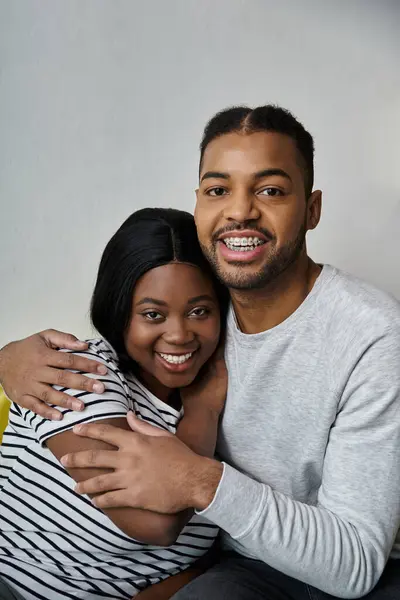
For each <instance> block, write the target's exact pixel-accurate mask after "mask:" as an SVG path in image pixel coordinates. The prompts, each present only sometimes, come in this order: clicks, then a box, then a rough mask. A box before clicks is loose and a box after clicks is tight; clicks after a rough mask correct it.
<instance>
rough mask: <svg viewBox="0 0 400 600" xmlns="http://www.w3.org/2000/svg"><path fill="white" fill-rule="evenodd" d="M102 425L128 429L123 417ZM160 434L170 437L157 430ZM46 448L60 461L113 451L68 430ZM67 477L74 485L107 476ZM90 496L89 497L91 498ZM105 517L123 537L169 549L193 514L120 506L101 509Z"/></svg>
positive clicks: (78, 473) (83, 473)
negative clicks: (81, 454) (74, 454)
mask: <svg viewBox="0 0 400 600" xmlns="http://www.w3.org/2000/svg"><path fill="white" fill-rule="evenodd" d="M101 423H102V424H104V425H106V424H112V425H113V426H114V427H118V428H119V429H121V433H122V431H123V430H125V431H126V430H130V428H129V425H128V423H127V421H126V419H124V418H114V419H103V420H102V421H101ZM159 434H160V435H172V434H168V433H167V432H164V431H163V430H161V429H160V430H159ZM46 445H47V447H48V448H49V449H50V450H51V452H52V453H53V454H54V456H55V457H56V458H57V459H58V460H60V458H61V457H62V456H63V455H64V454H65V453H66V452H78V451H82V450H86V451H89V452H91V451H94V450H111V451H112V450H114V451H115V448H113V446H110V445H109V444H107V443H105V442H101V441H98V440H91V439H88V438H82V437H79V436H77V435H75V434H74V433H73V432H72V431H65V432H64V433H60V434H58V435H55V436H53V437H51V438H49V439H48V440H47V442H46ZM67 471H68V474H69V475H70V476H71V477H72V478H73V479H74V480H75V481H76V482H77V483H79V482H80V481H84V480H86V479H88V478H89V477H94V476H96V477H101V476H102V475H104V474H105V473H109V474H110V476H111V477H112V473H110V470H109V469H95V468H91V467H89V468H84V469H67ZM91 496H92V497H93V495H91ZM104 512H105V514H106V515H107V517H108V518H109V519H110V520H111V521H112V522H113V523H114V524H115V525H116V526H117V527H118V528H119V529H121V531H123V532H124V533H125V534H126V535H128V536H129V537H131V538H134V539H136V540H138V541H140V542H143V543H145V544H151V545H153V546H154V545H155V546H170V545H171V544H173V543H174V542H175V540H176V538H177V537H178V535H179V533H180V532H181V530H182V528H183V527H184V526H185V525H186V523H187V522H188V520H189V519H190V517H191V515H192V513H193V511H190V510H186V511H182V512H181V513H179V514H175V515H166V514H159V513H154V512H151V511H148V510H141V509H137V508H129V507H120V508H111V509H108V510H104Z"/></svg>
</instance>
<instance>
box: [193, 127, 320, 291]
mask: <svg viewBox="0 0 400 600" xmlns="http://www.w3.org/2000/svg"><path fill="white" fill-rule="evenodd" d="M196 194H197V204H196V210H195V219H196V225H197V232H198V236H199V241H200V244H201V246H202V249H203V252H204V254H205V256H206V257H207V259H208V260H209V262H210V263H211V265H212V266H213V268H214V270H215V271H216V273H217V275H218V276H219V278H220V279H221V281H222V282H223V283H224V284H225V285H227V286H228V287H230V288H234V289H259V288H262V287H264V286H265V285H267V284H269V283H270V282H271V281H273V280H274V279H275V278H276V277H277V276H279V275H280V274H281V273H283V272H284V271H285V270H286V269H287V268H288V267H289V266H290V265H292V264H293V263H294V262H295V261H296V259H297V258H298V257H299V256H300V254H301V253H302V252H303V251H305V234H306V231H307V229H310V228H313V227H315V226H316V225H317V223H318V220H319V210H320V193H319V192H318V196H316V197H315V198H313V197H314V194H313V195H312V196H311V198H310V199H309V200H308V202H307V199H306V197H305V189H304V169H303V166H302V164H301V157H300V156H299V153H298V151H297V149H296V146H295V143H294V142H293V140H291V138H289V137H288V136H286V135H282V134H279V133H265V132H260V133H253V134H250V135H243V134H238V133H229V134H225V135H222V136H220V137H219V138H217V139H215V140H213V141H212V142H211V143H210V144H209V145H208V146H207V148H206V150H205V153H204V157H203V164H202V168H201V173H200V185H199V189H198V190H197V192H196Z"/></svg>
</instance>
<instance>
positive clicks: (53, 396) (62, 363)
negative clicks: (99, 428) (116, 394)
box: [0, 329, 107, 420]
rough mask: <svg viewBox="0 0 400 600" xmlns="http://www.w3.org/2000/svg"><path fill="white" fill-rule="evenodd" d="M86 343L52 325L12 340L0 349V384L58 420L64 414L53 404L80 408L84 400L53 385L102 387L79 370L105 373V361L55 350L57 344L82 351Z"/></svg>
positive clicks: (20, 400) (40, 412) (13, 396)
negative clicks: (102, 362)
mask: <svg viewBox="0 0 400 600" xmlns="http://www.w3.org/2000/svg"><path fill="white" fill-rule="evenodd" d="M87 347H88V346H87V344H86V343H85V342H81V341H79V340H78V339H77V338H76V337H75V336H74V335H71V334H69V333H62V332H61V331H56V330H54V329H47V330H46V331H42V332H40V333H36V334H35V335H31V336H30V337H28V338H25V339H23V340H19V341H17V342H11V343H10V344H7V345H6V346H4V348H1V349H0V384H1V385H2V387H3V389H4V391H5V393H6V394H7V396H8V398H9V399H10V400H11V401H12V402H15V403H16V404H18V405H19V406H22V407H23V408H26V409H28V410H31V411H32V412H34V413H36V414H38V415H40V416H42V417H44V418H46V419H51V420H61V419H62V418H63V414H62V412H60V411H58V410H57V409H56V408H54V406H61V407H64V408H71V409H72V410H82V409H83V403H82V402H80V401H79V400H78V399H75V398H71V396H69V395H68V394H64V393H63V392H60V391H59V390H55V389H54V388H52V387H51V386H52V385H58V386H62V387H66V388H72V389H75V390H82V391H95V392H96V393H98V394H101V393H102V392H103V391H104V385H103V384H102V383H101V382H100V381H98V380H96V379H93V378H89V377H85V376H84V375H83V374H82V373H93V374H98V375H105V374H106V373H107V368H106V367H105V365H104V364H101V363H97V362H95V361H93V360H90V359H88V358H85V356H82V355H76V354H71V353H65V352H58V351H57V348H65V349H68V350H73V351H84V350H86V349H87ZM66 369H70V370H69V371H68V370H66ZM73 371H75V372H73ZM49 405H53V406H52V407H50V406H49Z"/></svg>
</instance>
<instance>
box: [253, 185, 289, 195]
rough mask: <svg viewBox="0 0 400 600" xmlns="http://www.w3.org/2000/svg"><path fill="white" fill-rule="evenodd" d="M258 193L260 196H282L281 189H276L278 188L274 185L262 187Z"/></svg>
mask: <svg viewBox="0 0 400 600" xmlns="http://www.w3.org/2000/svg"><path fill="white" fill-rule="evenodd" d="M259 194H261V196H283V193H282V192H281V190H278V188H274V187H267V188H264V189H263V190H261V192H259Z"/></svg>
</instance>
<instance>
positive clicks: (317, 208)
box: [307, 190, 322, 231]
mask: <svg viewBox="0 0 400 600" xmlns="http://www.w3.org/2000/svg"><path fill="white" fill-rule="evenodd" d="M321 208H322V192H321V190H314V192H313V193H312V194H311V196H310V197H309V198H308V200H307V231H310V230H311V229H315V228H316V226H317V225H318V223H319V220H320V218H321Z"/></svg>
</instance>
